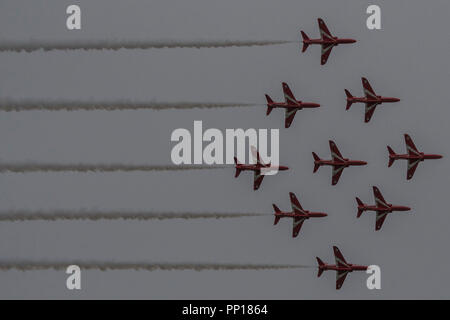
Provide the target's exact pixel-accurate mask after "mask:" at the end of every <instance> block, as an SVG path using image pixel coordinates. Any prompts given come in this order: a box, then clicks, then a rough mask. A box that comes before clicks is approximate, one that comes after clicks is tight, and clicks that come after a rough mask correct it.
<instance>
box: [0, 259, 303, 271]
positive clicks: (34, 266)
mask: <svg viewBox="0 0 450 320" xmlns="http://www.w3.org/2000/svg"><path fill="white" fill-rule="evenodd" d="M70 265H77V266H79V267H80V268H81V269H85V270H100V271H108V270H145V271H156V270H164V271H174V270H194V271H204V270H215V271H219V270H277V269H301V268H311V267H312V266H306V265H281V264H280V265H276V264H223V263H141V262H139V263H127V262H81V261H67V262H62V261H61V262H27V261H22V262H0V270H3V271H6V270H19V271H33V270H48V269H53V270H66V269H67V267H68V266H70Z"/></svg>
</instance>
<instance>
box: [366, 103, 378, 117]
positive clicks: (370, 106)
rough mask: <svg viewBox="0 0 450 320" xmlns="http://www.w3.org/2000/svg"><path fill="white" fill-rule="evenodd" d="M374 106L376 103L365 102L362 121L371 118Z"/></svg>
mask: <svg viewBox="0 0 450 320" xmlns="http://www.w3.org/2000/svg"><path fill="white" fill-rule="evenodd" d="M376 107H377V103H366V112H365V113H366V114H365V115H364V122H369V121H370V119H372V116H373V113H374V112H375V108H376Z"/></svg>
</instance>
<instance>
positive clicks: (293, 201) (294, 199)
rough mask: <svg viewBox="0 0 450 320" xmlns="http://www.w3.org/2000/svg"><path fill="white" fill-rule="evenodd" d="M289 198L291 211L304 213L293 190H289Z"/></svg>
mask: <svg viewBox="0 0 450 320" xmlns="http://www.w3.org/2000/svg"><path fill="white" fill-rule="evenodd" d="M289 198H290V199H291V206H292V211H294V212H297V213H305V211H304V210H303V208H302V205H301V204H300V202H299V201H298V199H297V197H296V196H295V194H294V193H293V192H289Z"/></svg>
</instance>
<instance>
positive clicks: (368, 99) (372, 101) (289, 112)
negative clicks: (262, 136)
mask: <svg viewBox="0 0 450 320" xmlns="http://www.w3.org/2000/svg"><path fill="white" fill-rule="evenodd" d="M361 81H362V85H363V88H364V94H365V96H364V97H354V96H353V95H352V94H351V93H350V92H349V91H348V90H347V89H345V94H346V95H347V106H346V110H348V109H350V107H351V105H352V104H353V103H358V102H360V103H364V104H365V105H366V110H365V116H364V121H365V122H366V123H367V122H369V121H370V119H371V118H372V115H373V113H374V112H375V108H376V107H377V106H378V105H379V104H382V103H392V102H398V101H400V99H398V98H393V97H383V96H379V95H377V94H376V93H375V91H374V90H373V89H372V87H371V85H370V83H369V81H368V80H367V79H366V78H364V77H363V78H361ZM282 87H283V94H284V99H285V102H274V101H273V99H272V98H271V97H270V96H269V95H267V94H266V100H267V113H266V115H269V114H270V113H271V112H272V110H273V109H274V108H283V109H285V118H284V119H285V120H284V127H285V128H289V127H290V126H291V124H292V121H294V117H295V114H296V113H297V111H299V110H302V109H313V108H318V107H320V104H318V103H314V102H303V101H300V100H297V99H296V98H295V96H294V94H293V93H292V91H291V89H290V88H289V86H288V85H287V83H286V82H283V83H282Z"/></svg>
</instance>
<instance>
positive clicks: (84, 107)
mask: <svg viewBox="0 0 450 320" xmlns="http://www.w3.org/2000/svg"><path fill="white" fill-rule="evenodd" d="M256 105H258V104H255V103H253V104H251V103H234V102H232V103H213V102H200V103H196V102H173V103H169V102H130V101H117V102H112V101H109V102H108V101H99V102H76V101H51V102H44V101H6V100H4V101H1V102H0V110H1V111H6V112H12V111H15V112H20V111H34V110H42V111H95V110H103V111H117V110H167V109H177V110H188V109H215V108H237V107H251V106H256Z"/></svg>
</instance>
